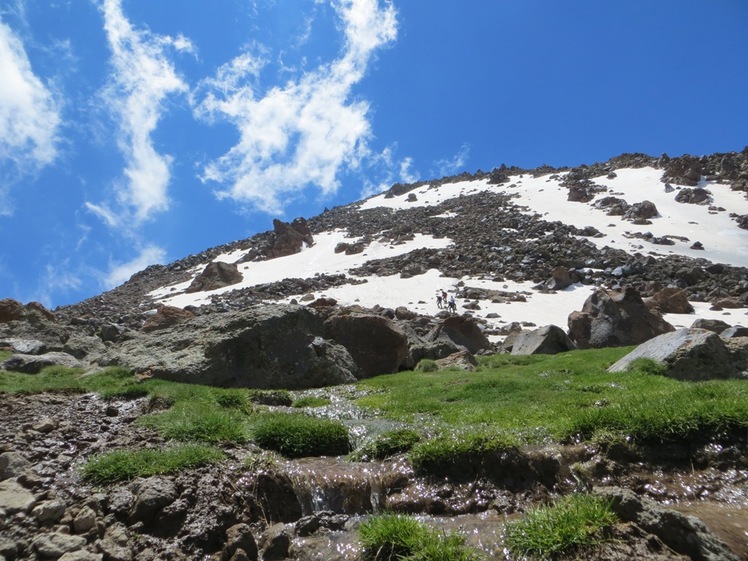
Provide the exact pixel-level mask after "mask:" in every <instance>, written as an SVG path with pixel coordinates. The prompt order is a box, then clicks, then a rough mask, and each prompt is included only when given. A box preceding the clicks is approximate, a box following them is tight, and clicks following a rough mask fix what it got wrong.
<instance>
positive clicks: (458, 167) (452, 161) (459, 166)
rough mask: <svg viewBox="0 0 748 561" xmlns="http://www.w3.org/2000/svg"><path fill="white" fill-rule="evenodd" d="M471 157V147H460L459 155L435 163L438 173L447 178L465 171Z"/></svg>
mask: <svg viewBox="0 0 748 561" xmlns="http://www.w3.org/2000/svg"><path fill="white" fill-rule="evenodd" d="M469 156H470V145H468V144H463V145H462V146H460V149H459V150H458V151H457V154H455V155H454V156H452V157H451V158H447V159H444V160H437V161H436V162H434V163H435V165H436V169H437V172H436V173H437V174H438V175H440V176H442V177H446V176H449V175H455V174H457V173H461V172H463V171H465V163H466V162H467V160H468V157H469Z"/></svg>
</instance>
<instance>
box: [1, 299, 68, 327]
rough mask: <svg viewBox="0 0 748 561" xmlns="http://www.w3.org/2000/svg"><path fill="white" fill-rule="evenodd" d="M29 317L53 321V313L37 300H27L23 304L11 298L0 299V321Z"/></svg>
mask: <svg viewBox="0 0 748 561" xmlns="http://www.w3.org/2000/svg"><path fill="white" fill-rule="evenodd" d="M31 319H46V320H48V321H55V315H54V314H53V313H52V312H50V311H49V310H48V309H47V308H45V307H44V306H43V305H42V304H40V303H39V302H29V303H28V304H26V305H25V306H24V305H23V304H21V303H20V302H18V301H17V300H13V299H12V298H3V299H2V300H0V323H7V322H9V321H18V320H31Z"/></svg>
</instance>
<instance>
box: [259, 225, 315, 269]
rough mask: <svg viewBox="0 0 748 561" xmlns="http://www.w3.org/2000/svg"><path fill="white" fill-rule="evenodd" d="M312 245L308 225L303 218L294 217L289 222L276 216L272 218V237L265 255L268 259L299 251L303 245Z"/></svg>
mask: <svg viewBox="0 0 748 561" xmlns="http://www.w3.org/2000/svg"><path fill="white" fill-rule="evenodd" d="M304 244H306V245H307V246H312V245H314V238H313V237H312V232H311V230H310V229H309V225H308V224H307V222H306V220H304V219H303V218H296V219H295V220H294V221H293V222H291V223H290V224H289V223H288V222H283V221H282V220H278V219H277V218H276V219H275V220H273V238H272V241H271V243H270V247H268V248H267V250H266V255H267V256H268V257H269V258H270V259H274V258H276V257H286V256H288V255H293V254H294V253H299V252H300V251H301V249H302V248H303V247H304Z"/></svg>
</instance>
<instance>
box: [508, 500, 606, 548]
mask: <svg viewBox="0 0 748 561" xmlns="http://www.w3.org/2000/svg"><path fill="white" fill-rule="evenodd" d="M616 521H617V518H616V515H615V513H614V512H613V511H612V510H611V507H610V502H609V501H607V500H606V499H603V498H602V497H597V496H594V495H588V494H578V495H569V496H566V497H563V498H562V499H560V500H558V501H556V502H555V504H553V505H552V506H542V507H538V508H535V509H533V510H530V511H528V512H527V513H526V514H525V516H524V518H522V519H521V520H517V521H515V522H509V523H507V525H506V545H507V548H508V549H509V550H510V551H511V552H513V553H515V554H516V555H518V556H520V557H525V556H530V557H533V556H534V557H538V558H540V559H549V558H554V557H556V556H558V555H560V554H562V553H566V552H569V551H571V550H573V549H576V548H579V547H584V546H590V545H594V544H596V543H599V542H600V541H602V539H603V536H602V533H603V530H605V529H606V528H609V527H611V526H613V524H615V523H616Z"/></svg>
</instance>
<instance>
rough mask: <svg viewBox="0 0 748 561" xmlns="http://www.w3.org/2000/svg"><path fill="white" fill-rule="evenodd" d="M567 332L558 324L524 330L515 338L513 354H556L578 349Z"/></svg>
mask: <svg viewBox="0 0 748 561" xmlns="http://www.w3.org/2000/svg"><path fill="white" fill-rule="evenodd" d="M576 348H577V346H576V345H575V344H574V342H573V341H572V340H571V339H569V337H568V335H566V332H565V331H564V330H563V329H561V328H560V327H558V326H557V325H546V326H545V327H540V328H538V329H534V330H533V331H523V332H522V333H520V334H519V335H517V338H516V339H515V340H514V344H513V346H512V354H513V355H538V354H543V355H555V354H557V353H563V352H566V351H571V350H574V349H576Z"/></svg>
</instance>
